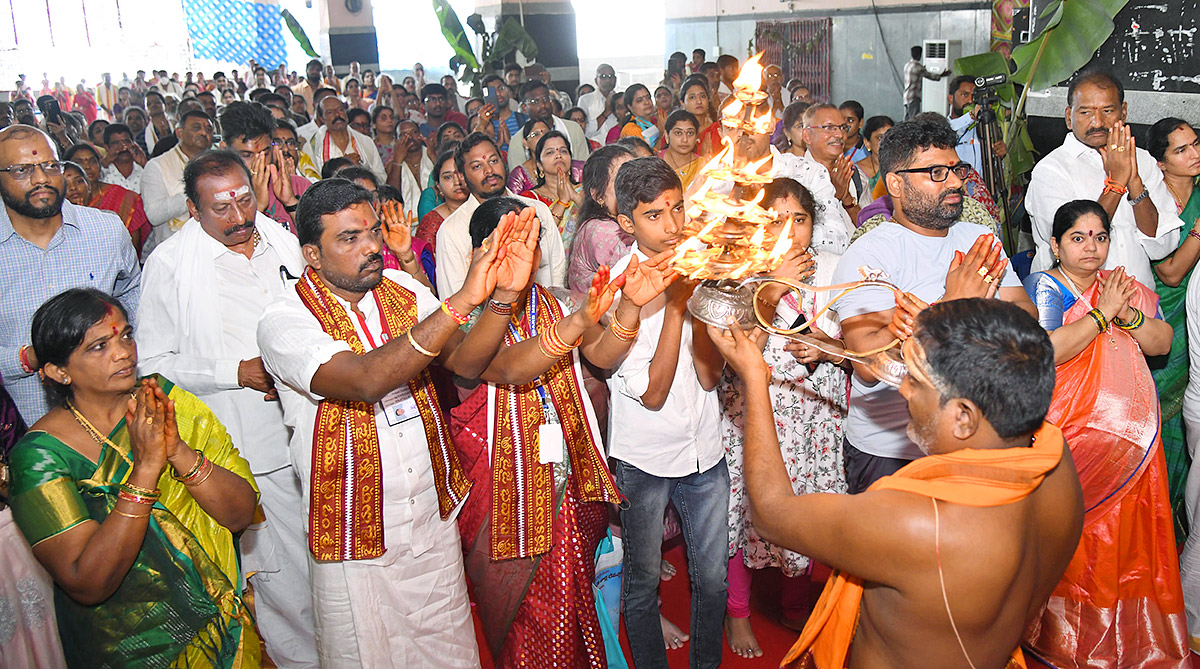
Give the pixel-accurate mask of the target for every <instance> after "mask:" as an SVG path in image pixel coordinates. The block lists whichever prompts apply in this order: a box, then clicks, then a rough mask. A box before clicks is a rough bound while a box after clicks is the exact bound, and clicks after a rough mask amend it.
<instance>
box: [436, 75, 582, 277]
mask: <svg viewBox="0 0 1200 669" xmlns="http://www.w3.org/2000/svg"><path fill="white" fill-rule="evenodd" d="M542 90H545V89H544V88H543V89H542ZM572 125H574V126H575V127H576V128H578V127H579V125H578V124H572ZM454 162H455V164H456V165H457V167H458V171H459V172H461V173H462V175H463V180H464V181H465V182H466V184H467V190H469V191H471V197H469V198H467V201H466V202H464V203H462V205H461V206H460V207H459V208H458V209H455V210H454V213H453V214H450V215H449V216H448V217H446V220H445V221H443V222H442V226H441V227H440V228H438V232H437V289H438V294H439V295H449V294H451V293H453V292H455V291H457V290H458V289H459V288H461V287H462V285H463V281H464V280H465V278H466V276H467V269H468V266H469V263H470V261H471V215H472V214H474V213H475V209H477V208H478V207H479V203H480V202H482V201H484V200H490V199H492V198H494V197H500V196H505V197H515V198H516V199H518V200H520V201H522V202H524V203H526V204H528V205H529V206H531V207H533V209H534V211H535V212H536V213H537V217H538V220H540V221H541V223H542V231H541V235H542V237H541V242H540V246H541V249H542V260H541V265H540V266H539V267H538V269H537V273H536V274H535V275H534V281H537V282H538V283H539V284H541V285H543V286H546V287H547V288H549V287H552V286H553V287H564V286H566V285H567V283H566V281H567V254H566V251H565V250H564V248H563V242H562V235H561V234H559V232H558V224H557V222H556V221H555V220H554V215H553V214H551V213H550V208H549V207H547V206H546V205H545V204H544V203H543V202H542V201H541V200H537V199H532V198H525V197H518V196H516V195H514V194H513V193H512V192H511V191H509V190H508V188H507V187H506V186H505V184H506V183H507V181H508V171H507V170H505V169H504V161H503V160H501V159H500V149H498V148H497V147H496V143H495V142H494V141H493V140H492V138H491V137H488V136H487V135H484V134H483V133H479V132H473V133H471V134H470V135H467V138H466V139H464V140H463V141H462V143H461V144H459V146H458V150H457V151H456V152H455V155H454Z"/></svg>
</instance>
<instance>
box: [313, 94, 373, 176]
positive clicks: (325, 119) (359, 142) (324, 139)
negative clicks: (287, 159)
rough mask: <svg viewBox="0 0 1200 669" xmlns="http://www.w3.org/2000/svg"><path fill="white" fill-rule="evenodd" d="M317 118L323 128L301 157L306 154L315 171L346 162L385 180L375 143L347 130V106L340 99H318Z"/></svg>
mask: <svg viewBox="0 0 1200 669" xmlns="http://www.w3.org/2000/svg"><path fill="white" fill-rule="evenodd" d="M317 118H319V119H320V120H321V123H323V124H324V125H322V126H321V127H320V128H319V129H318V130H317V134H315V135H313V136H312V139H310V140H308V143H307V144H306V145H305V146H304V153H306V154H308V157H309V158H311V159H312V161H313V165H316V167H317V169H318V170H319V169H321V168H322V167H323V166H324V165H325V163H326V162H328V161H329V160H331V159H333V158H347V159H349V160H350V162H352V163H354V164H356V165H362V166H363V167H365V168H367V169H369V170H371V172H373V173H374V174H375V178H376V179H378V180H379V181H383V180H385V179H387V172H386V170H384V168H383V161H382V160H380V159H379V150H378V149H376V148H375V140H373V139H371V138H370V137H369V136H367V135H364V134H362V133H360V132H359V131H357V130H355V129H354V128H351V127H350V119H349V118H348V116H347V111H346V103H345V102H343V101H342V99H341V98H339V97H337V96H336V95H329V96H326V97H323V98H321V102H320V104H318V105H317Z"/></svg>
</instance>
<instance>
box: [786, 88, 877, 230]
mask: <svg viewBox="0 0 1200 669" xmlns="http://www.w3.org/2000/svg"><path fill="white" fill-rule="evenodd" d="M803 119H804V133H803V137H804V146H805V147H807V148H808V154H807V155H806V156H804V158H802V160H807V161H812V162H816V163H817V164H819V165H820V166H821V167H822V168H823V169H824V170H825V172H826V174H827V175H828V177H829V180H830V182H831V183H832V184H833V188H834V192H835V194H836V195H837V199H838V202H839V203H841V206H842V208H843V209H845V210H846V214H847V215H848V216H849V217H850V220H851V221H854V220H856V219H857V217H858V212H859V209H860V208H861V207H863V206H866V205H867V204H870V203H871V199H872V198H871V194H870V193H869V192H867V188H866V186H867V175H866V174H863V173H862V170H861V169H859V167H858V166H857V165H855V164H854V162H853V161H852V160H851V159H850V158H849V157H848V156H846V155H845V148H846V135H847V134H848V133H849V132H850V125H849V124H848V123H846V122H845V119H843V118H842V112H841V111H840V110H838V108H837V107H834V106H833V105H831V104H819V105H813V106H811V107H809V108H808V109H805V110H804V116H803Z"/></svg>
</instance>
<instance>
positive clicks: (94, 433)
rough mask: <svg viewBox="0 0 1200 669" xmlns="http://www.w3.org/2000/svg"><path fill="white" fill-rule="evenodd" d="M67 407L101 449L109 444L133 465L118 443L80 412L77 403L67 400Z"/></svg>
mask: <svg viewBox="0 0 1200 669" xmlns="http://www.w3.org/2000/svg"><path fill="white" fill-rule="evenodd" d="M67 409H69V410H70V411H71V415H72V416H74V417H75V422H76V423H79V427H82V428H83V431H84V432H87V433H88V435H89V436H90V437H91V438H92V439H93V440H94V441H95V442H96V444H97V445H99V446H100V448H101V449H103V448H104V447H105V446H108V447H109V448H111V449H113V450H114V451H116V453H117V455H119V456H121V459H122V460H124V461H125V462H126V463H128V464H129V466H130V467H131V468H132V467H133V460H130V459H129V456H127V455H125V454H124V453H122V452H121V449H119V448H117V445H116V444H115V443H113V441H112V439H109V438H108V437H106V436H104V435H103V434H101V433H100V430H97V429H96V426H95V425H92V423H91V421H89V420H88V419H87V417H85V416H84V415H83V414H82V413H80V412H79V409H76V408H75V405H74V404H73V403H72V402H71V400H67Z"/></svg>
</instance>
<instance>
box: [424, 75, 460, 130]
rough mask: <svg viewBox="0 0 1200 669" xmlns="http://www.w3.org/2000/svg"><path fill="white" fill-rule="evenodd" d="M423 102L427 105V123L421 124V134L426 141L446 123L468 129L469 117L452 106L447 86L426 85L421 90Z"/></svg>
mask: <svg viewBox="0 0 1200 669" xmlns="http://www.w3.org/2000/svg"><path fill="white" fill-rule="evenodd" d="M421 102H422V103H423V104H424V105H425V122H424V123H422V124H421V134H422V135H423V136H424V137H425V139H429V136H430V135H432V134H433V133H435V132H437V129H438V128H440V127H441V125H442V124H443V123H446V122H454V123H457V124H458V125H459V126H461V127H463V128H465V127H467V117H466V116H465V115H463V114H462V112H458V111H455V110H454V109H453V108H452V107H451V106H450V92H449V91H447V90H446V87H445V86H443V85H441V84H425V86H424V87H422V88H421Z"/></svg>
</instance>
